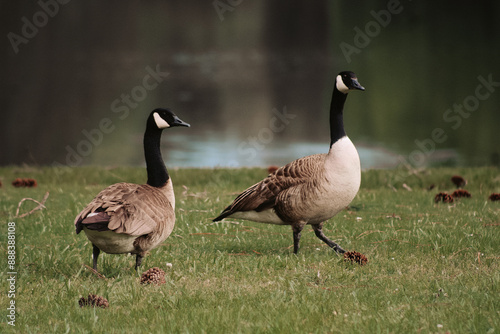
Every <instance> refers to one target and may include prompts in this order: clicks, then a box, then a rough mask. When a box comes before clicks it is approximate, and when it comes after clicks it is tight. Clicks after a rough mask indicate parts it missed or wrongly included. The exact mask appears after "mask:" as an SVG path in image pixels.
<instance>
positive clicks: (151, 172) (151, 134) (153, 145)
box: [144, 126, 169, 188]
mask: <svg viewBox="0 0 500 334" xmlns="http://www.w3.org/2000/svg"><path fill="white" fill-rule="evenodd" d="M161 133H162V130H160V129H158V128H156V127H149V126H148V127H147V128H146V133H145V134H144V156H145V158H146V169H147V172H148V182H147V183H148V184H149V185H150V186H153V187H158V188H159V187H163V186H164V185H165V184H166V183H167V181H168V179H169V175H168V172H167V167H165V163H164V162H163V158H162V157H161V151H160V139H161Z"/></svg>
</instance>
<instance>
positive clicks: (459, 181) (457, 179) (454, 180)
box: [451, 175, 467, 188]
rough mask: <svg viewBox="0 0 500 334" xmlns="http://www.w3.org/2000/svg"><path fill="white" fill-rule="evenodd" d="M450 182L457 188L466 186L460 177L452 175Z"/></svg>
mask: <svg viewBox="0 0 500 334" xmlns="http://www.w3.org/2000/svg"><path fill="white" fill-rule="evenodd" d="M451 182H452V183H453V184H454V185H456V186H457V188H463V187H464V186H465V185H466V184H467V180H466V179H464V178H463V177H461V176H460V175H453V176H452V177H451Z"/></svg>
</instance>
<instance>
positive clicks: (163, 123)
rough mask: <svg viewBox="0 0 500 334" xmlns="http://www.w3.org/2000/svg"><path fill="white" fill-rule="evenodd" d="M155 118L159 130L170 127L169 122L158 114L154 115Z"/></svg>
mask: <svg viewBox="0 0 500 334" xmlns="http://www.w3.org/2000/svg"><path fill="white" fill-rule="evenodd" d="M153 117H154V118H155V122H156V126H157V127H158V128H159V129H165V128H169V127H170V124H168V123H167V121H165V120H164V119H163V118H161V116H160V115H158V113H154V114H153Z"/></svg>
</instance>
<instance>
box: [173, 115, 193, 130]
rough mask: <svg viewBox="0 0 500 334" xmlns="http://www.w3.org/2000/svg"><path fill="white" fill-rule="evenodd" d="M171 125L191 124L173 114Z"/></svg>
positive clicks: (187, 125) (186, 125)
mask: <svg viewBox="0 0 500 334" xmlns="http://www.w3.org/2000/svg"><path fill="white" fill-rule="evenodd" d="M172 126H185V127H188V128H189V127H190V126H191V125H189V123H186V122H184V121H183V120H181V119H180V118H179V117H177V116H174V124H172Z"/></svg>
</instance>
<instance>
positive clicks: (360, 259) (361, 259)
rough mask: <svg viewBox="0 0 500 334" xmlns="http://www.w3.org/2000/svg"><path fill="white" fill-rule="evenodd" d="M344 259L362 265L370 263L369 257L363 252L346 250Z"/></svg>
mask: <svg viewBox="0 0 500 334" xmlns="http://www.w3.org/2000/svg"><path fill="white" fill-rule="evenodd" d="M344 261H346V262H349V261H350V262H351V263H354V262H356V263H359V264H360V265H362V266H363V265H365V264H367V263H368V259H367V258H366V256H364V255H363V254H361V253H358V252H345V253H344Z"/></svg>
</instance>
